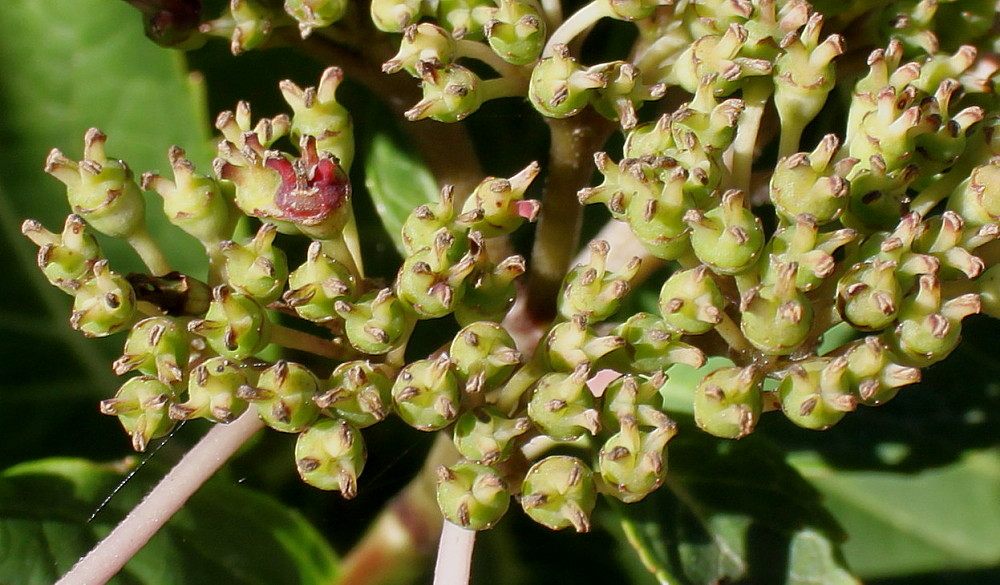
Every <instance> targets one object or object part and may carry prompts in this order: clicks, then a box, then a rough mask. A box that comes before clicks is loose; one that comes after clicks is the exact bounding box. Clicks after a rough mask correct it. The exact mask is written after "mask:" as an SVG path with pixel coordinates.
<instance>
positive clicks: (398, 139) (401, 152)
mask: <svg viewBox="0 0 1000 585" xmlns="http://www.w3.org/2000/svg"><path fill="white" fill-rule="evenodd" d="M372 109H373V111H372V112H370V115H369V118H370V119H371V120H372V122H373V126H374V127H373V129H372V130H373V134H372V135H371V138H370V141H369V142H368V143H367V144H366V145H365V151H364V169H365V187H367V188H368V192H369V193H370V194H371V197H372V200H373V202H374V203H375V209H376V210H377V211H378V215H379V217H380V218H381V219H382V225H383V226H384V227H385V231H386V232H388V234H389V237H390V238H391V239H392V242H393V244H395V246H396V249H397V250H398V251H399V252H400V253H403V252H404V250H403V240H402V237H401V235H400V230H401V229H402V227H403V222H404V221H406V218H407V217H409V215H410V212H411V211H413V209H414V208H415V207H417V206H419V205H423V204H425V203H430V202H432V201H437V198H438V187H437V183H436V182H435V180H434V176H433V175H432V174H431V172H430V170H428V168H427V166H426V165H425V164H424V162H423V161H422V160H420V157H419V156H418V155H417V154H416V153H415V152H414V151H413V150H412V149H410V148H408V147H407V146H406V145H405V141H404V140H403V138H402V136H401V135H400V133H399V131H398V130H396V129H395V128H393V127H391V126H389V125H388V123H387V122H385V120H387V119H389V117H390V116H389V114H388V113H387V112H384V111H383V112H382V113H381V115H379V113H378V112H377V111H376V110H380V109H384V106H381V105H380V104H373V106H372ZM380 120H381V121H380Z"/></svg>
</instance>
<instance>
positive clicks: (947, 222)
mask: <svg viewBox="0 0 1000 585" xmlns="http://www.w3.org/2000/svg"><path fill="white" fill-rule="evenodd" d="M920 228H921V229H920V231H919V232H918V234H917V237H916V238H915V239H914V240H913V251H914V252H916V253H918V254H928V255H931V256H934V257H935V258H937V259H938V260H939V261H940V263H941V270H942V272H941V274H940V276H941V278H944V279H950V278H954V277H957V276H958V275H959V273H961V274H963V275H964V276H966V277H967V278H976V277H977V276H979V275H980V274H982V272H983V270H985V268H986V265H985V263H984V262H983V260H982V259H981V258H979V257H978V256H974V255H972V253H970V252H969V251H968V250H967V249H965V248H964V247H963V246H962V240H963V239H964V238H965V233H966V228H965V221H964V220H963V219H962V216H960V215H958V214H957V213H955V212H954V211H945V212H944V213H942V214H941V215H935V216H933V217H930V218H928V219H927V220H926V221H924V222H922V223H921V224H920Z"/></svg>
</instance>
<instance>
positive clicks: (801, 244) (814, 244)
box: [761, 214, 858, 292]
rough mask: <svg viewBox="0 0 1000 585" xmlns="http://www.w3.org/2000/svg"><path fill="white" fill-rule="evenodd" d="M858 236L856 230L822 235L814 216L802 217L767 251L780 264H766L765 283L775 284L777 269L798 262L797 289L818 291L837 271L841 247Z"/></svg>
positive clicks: (778, 233) (782, 231)
mask: <svg viewBox="0 0 1000 585" xmlns="http://www.w3.org/2000/svg"><path fill="white" fill-rule="evenodd" d="M857 236H858V234H857V232H855V231H854V230H852V229H840V230H836V231H832V232H824V233H820V232H819V226H818V224H817V222H816V219H815V218H814V217H813V216H811V215H807V214H803V215H798V216H796V217H795V225H792V226H786V227H782V228H779V229H778V231H776V232H774V236H773V237H772V238H771V240H770V241H769V242H768V243H767V246H766V247H765V249H764V252H765V253H766V254H768V257H774V258H775V260H776V261H775V262H773V263H772V262H767V263H763V264H762V266H761V283H763V284H774V282H775V281H776V280H777V277H778V270H777V268H778V267H779V266H781V265H783V264H788V263H790V262H794V263H796V264H798V265H799V270H798V272H797V273H796V276H795V286H796V287H797V288H798V289H799V290H801V291H803V292H808V291H811V290H814V289H816V288H817V287H819V285H820V284H822V282H823V279H825V278H826V277H828V276H830V275H831V274H833V272H834V270H835V269H836V267H837V262H836V260H835V259H834V257H833V254H834V252H836V250H837V248H840V247H841V246H843V245H845V244H847V243H849V242H851V241H853V240H854V239H855V238H856V237H857Z"/></svg>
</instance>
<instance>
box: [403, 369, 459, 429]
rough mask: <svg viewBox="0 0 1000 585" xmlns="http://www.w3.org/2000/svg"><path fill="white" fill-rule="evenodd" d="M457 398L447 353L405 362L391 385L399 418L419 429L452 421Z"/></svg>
mask: <svg viewBox="0 0 1000 585" xmlns="http://www.w3.org/2000/svg"><path fill="white" fill-rule="evenodd" d="M460 401H461V389H460V388H459V383H458V377H457V376H455V372H453V371H452V369H451V358H449V357H448V354H441V355H440V356H439V357H438V358H437V359H434V360H430V359H426V360H418V361H415V362H413V363H411V364H409V365H407V366H406V367H405V368H403V370H402V371H401V372H400V373H399V376H397V377H396V381H395V383H393V385H392V403H393V405H394V406H395V408H396V412H397V413H399V417H400V418H402V419H403V422H405V423H406V424H408V425H410V426H411V427H414V428H416V429H419V430H421V431H436V430H439V429H443V428H444V427H446V426H448V425H450V424H451V423H452V422H454V420H455V419H456V418H458V409H459V405H460V404H459V403H460Z"/></svg>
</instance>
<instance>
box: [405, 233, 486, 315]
mask: <svg viewBox="0 0 1000 585" xmlns="http://www.w3.org/2000/svg"><path fill="white" fill-rule="evenodd" d="M481 243H482V239H481V238H470V244H469V247H468V252H467V253H466V255H465V256H463V257H462V258H461V259H460V260H459V261H458V262H454V263H453V262H452V261H451V257H452V256H453V250H454V249H455V248H456V243H455V239H454V236H452V235H451V233H449V232H447V231H444V230H442V231H441V232H439V234H438V237H436V238H435V240H434V243H433V245H432V247H430V248H426V249H423V250H421V251H419V252H417V253H416V254H414V255H412V256H410V257H408V258H407V259H406V260H405V261H404V262H403V266H402V267H400V269H399V273H398V274H397V276H396V294H397V295H398V297H399V299H400V300H401V301H403V302H405V303H407V304H408V305H409V306H410V307H412V309H413V311H414V312H415V313H416V314H417V316H418V317H419V318H421V319H435V318H438V317H443V316H445V315H448V314H449V313H451V312H452V311H454V310H455V307H456V306H457V305H458V304H460V303H461V302H462V298H463V296H464V294H465V287H464V281H465V279H466V278H468V277H469V275H471V274H472V271H473V270H474V269H475V268H476V263H477V262H476V256H477V255H478V254H480V252H481V248H480V244H481Z"/></svg>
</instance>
